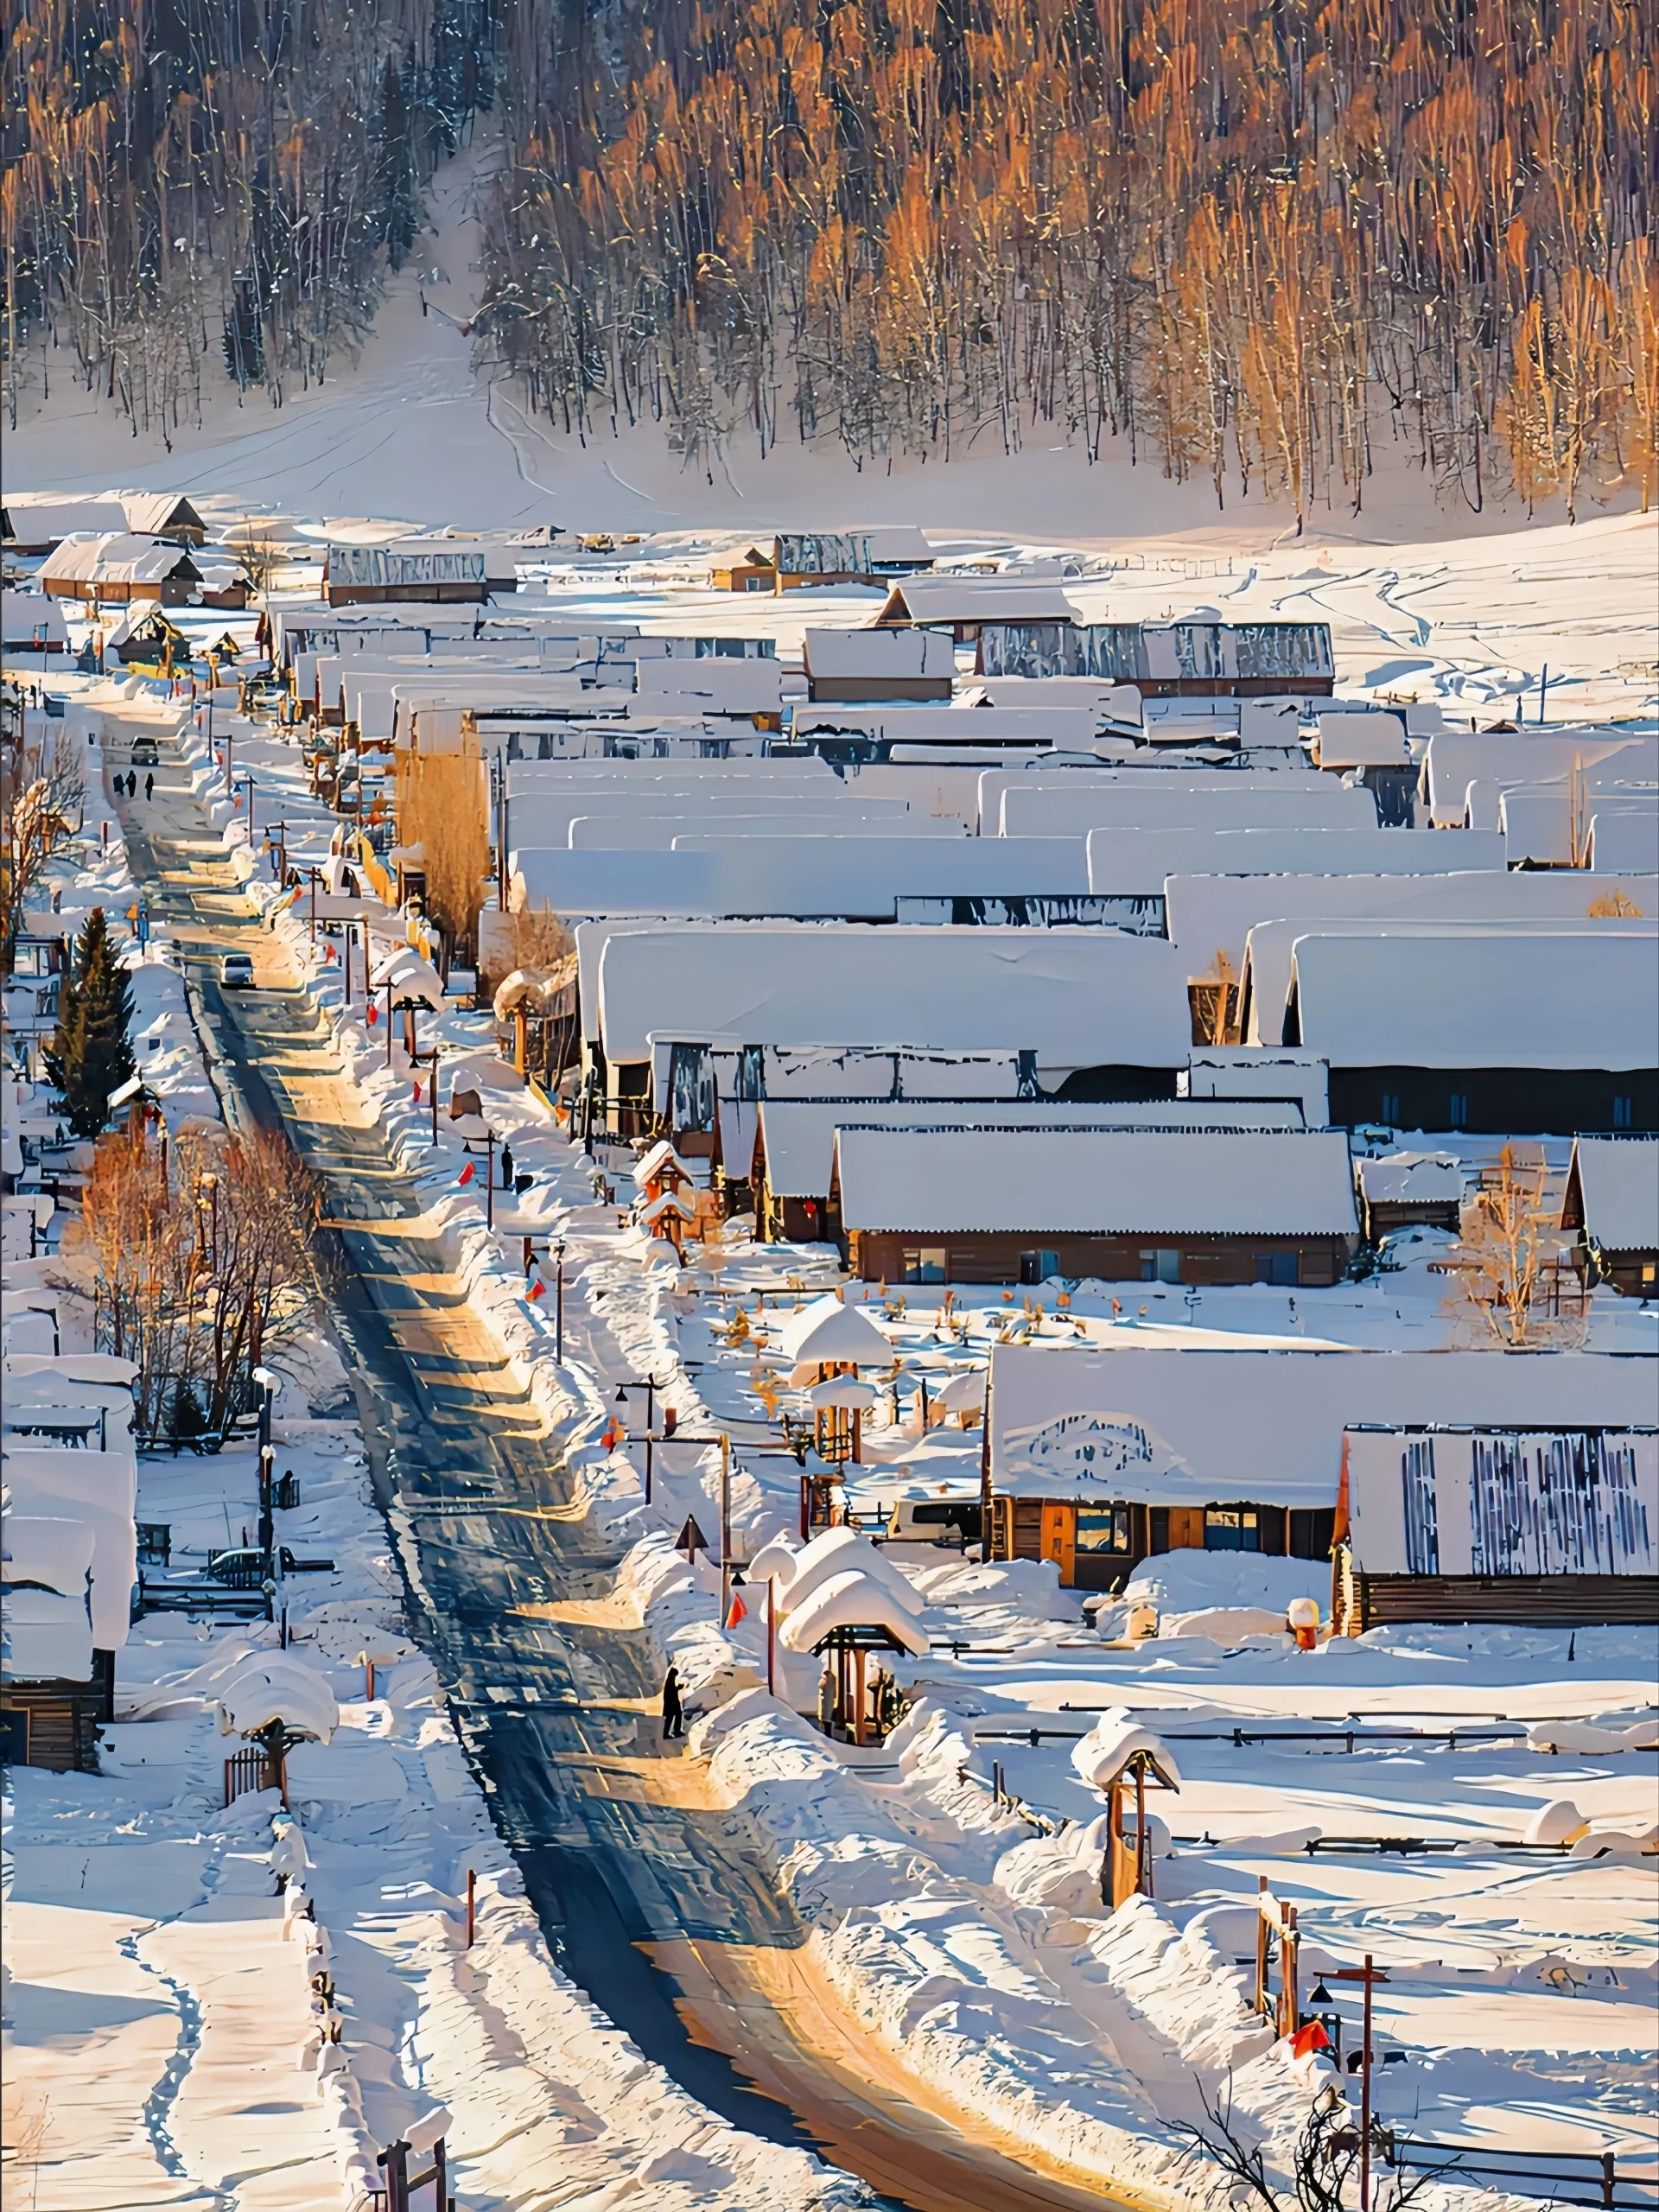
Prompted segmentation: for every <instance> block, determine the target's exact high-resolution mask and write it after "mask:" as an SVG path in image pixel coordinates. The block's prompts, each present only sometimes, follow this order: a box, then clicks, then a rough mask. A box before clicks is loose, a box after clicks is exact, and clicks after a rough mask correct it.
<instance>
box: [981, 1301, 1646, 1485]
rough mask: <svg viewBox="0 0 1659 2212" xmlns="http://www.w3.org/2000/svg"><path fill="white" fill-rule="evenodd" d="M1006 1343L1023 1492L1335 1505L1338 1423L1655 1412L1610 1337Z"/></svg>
mask: <svg viewBox="0 0 1659 2212" xmlns="http://www.w3.org/2000/svg"><path fill="white" fill-rule="evenodd" d="M1135 1333H1136V1332H1135V1329H1134V1328H1133V1327H1122V1328H1118V1329H1116V1330H1114V1331H1112V1332H1110V1337H1109V1344H1108V1346H1107V1347H1106V1348H1103V1349H1102V1350H1100V1351H1084V1350H1082V1349H1081V1348H1074V1347H1071V1346H1070V1345H1067V1346H1058V1345H1053V1346H1050V1345H1038V1344H1033V1345H1020V1344H998V1345H997V1346H996V1347H995V1350H994V1351H992V1354H991V1432H992V1433H991V1451H992V1463H991V1464H992V1471H993V1476H994V1479H995V1487H996V1488H997V1489H998V1490H999V1491H1003V1492H1007V1493H1010V1494H1012V1495H1014V1496H1017V1497H1091V1498H1099V1499H1122V1500H1139V1501H1141V1502H1142V1503H1147V1504H1154V1505H1157V1504H1165V1505H1186V1504H1191V1505H1205V1504H1214V1503H1226V1502H1228V1501H1230V1500H1234V1499H1239V1498H1244V1499H1252V1500H1255V1501H1257V1502H1258V1503H1266V1504H1279V1505H1301V1506H1329V1505H1334V1504H1335V1503H1336V1498H1337V1486H1338V1481H1339V1479H1340V1477H1341V1472H1342V1440H1343V1432H1344V1429H1345V1428H1348V1427H1360V1426H1363V1425H1366V1424H1373V1423H1382V1424H1384V1425H1387V1426H1418V1427H1421V1426H1425V1425H1430V1426H1432V1425H1435V1424H1451V1425H1460V1426H1466V1427H1482V1426H1487V1427H1520V1428H1537V1429H1551V1428H1570V1427H1599V1426H1606V1427H1626V1426H1640V1425H1642V1424H1643V1423H1650V1422H1651V1421H1652V1420H1653V1406H1654V1381H1655V1374H1656V1369H1655V1363H1654V1362H1653V1361H1652V1360H1651V1359H1649V1358H1643V1357H1633V1356H1628V1357H1621V1356H1617V1355H1611V1354H1608V1353H1605V1352H1573V1353H1570V1354H1563V1353H1555V1352H1511V1353H1508V1354H1502V1355H1500V1354H1498V1353H1495V1352H1490V1351H1395V1352H1375V1351H1306V1350H1296V1351H1289V1350H1280V1351H1262V1350H1254V1349H1223V1348H1221V1347H1219V1346H1217V1345H1215V1344H1214V1342H1213V1340H1212V1341H1211V1344H1210V1345H1207V1346H1205V1347H1204V1348H1202V1349H1198V1348H1195V1349H1193V1350H1192V1351H1186V1350H1181V1351H1170V1350H1166V1349H1163V1348H1161V1347H1160V1348H1159V1349H1157V1350H1146V1349H1136V1347H1135Z"/></svg>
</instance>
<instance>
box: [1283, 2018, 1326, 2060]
mask: <svg viewBox="0 0 1659 2212" xmlns="http://www.w3.org/2000/svg"><path fill="white" fill-rule="evenodd" d="M1330 2047H1331V2038H1330V2037H1329V2036H1328V2035H1326V2033H1325V2029H1324V2027H1323V2026H1322V2024H1320V2023H1319V2021H1318V2020H1310V2021H1309V2022H1308V2023H1307V2024H1306V2027H1301V2028H1298V2029H1297V2031H1296V2032H1295V2034H1294V2036H1293V2037H1291V2039H1290V2050H1291V2056H1292V2057H1293V2058H1306V2057H1307V2056H1309V2054H1310V2053H1311V2052H1313V2051H1316V2050H1329V2049H1330Z"/></svg>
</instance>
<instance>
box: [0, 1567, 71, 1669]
mask: <svg viewBox="0 0 1659 2212" xmlns="http://www.w3.org/2000/svg"><path fill="white" fill-rule="evenodd" d="M94 1633H95V1631H94V1630H93V1627H92V1621H91V1619H90V1618H88V1615H87V1611H86V1599H84V1598H77V1597H64V1596H61V1595H60V1594H59V1593H58V1592H56V1591H53V1590H19V1589H15V1588H13V1587H12V1586H11V1585H10V1584H8V1585H6V1586H5V1588H4V1589H3V1591H0V1659H3V1662H4V1666H5V1672H6V1677H7V1679H8V1680H9V1681H35V1682H39V1681H71V1682H88V1681H91V1680H92V1665H93V1660H92V1651H93V1643H92V1637H93V1635H94Z"/></svg>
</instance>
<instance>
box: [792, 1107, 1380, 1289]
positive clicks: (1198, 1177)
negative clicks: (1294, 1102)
mask: <svg viewBox="0 0 1659 2212" xmlns="http://www.w3.org/2000/svg"><path fill="white" fill-rule="evenodd" d="M829 1208H830V1211H831V1213H832V1215H833V1217H834V1218H835V1220H836V1223H837V1224H838V1227H839V1231H840V1241H841V1243H842V1250H843V1252H844V1254H845V1256H846V1261H847V1264H848V1266H849V1268H852V1270H853V1272H854V1273H855V1274H859V1275H861V1276H862V1277H863V1279H864V1280H865V1281H867V1282H875V1281H884V1282H918V1283H928V1282H994V1283H1014V1282H1042V1281H1047V1280H1048V1279H1049V1278H1050V1277H1053V1276H1065V1277H1068V1278H1077V1277H1080V1276H1094V1277H1096V1278H1097V1279H1098V1280H1100V1281H1106V1282H1182V1283H1195V1284H1223V1283H1248V1282H1268V1283H1276V1284H1284V1285H1287V1286H1289V1287H1295V1286H1297V1285H1299V1284H1327V1283H1332V1282H1336V1281H1338V1280H1339V1279H1340V1278H1341V1276H1342V1274H1344V1270H1345V1268H1346V1267H1347V1263H1348V1260H1349V1256H1350V1255H1351V1252H1352V1251H1353V1249H1354V1248H1355V1246H1356V1244H1357V1241H1358V1231H1359V1223H1358V1218H1357V1214H1356V1211H1355V1204H1354V1187H1353V1182H1352V1179H1351V1171H1350V1167H1349V1160H1348V1141H1347V1139H1346V1137H1345V1136H1344V1135H1343V1134H1342V1133H1341V1132H1339V1131H1332V1130H1300V1131H1295V1132H1284V1131H1252V1132H1250V1133H1249V1134H1247V1135H1236V1134H1230V1133H1224V1132H1220V1131H1217V1130H1213V1129H1204V1130H1197V1129H1194V1130H1175V1131H1171V1130H1165V1129H1148V1128H1129V1129H1124V1128H1032V1129H1007V1128H1001V1129H989V1128H977V1129H975V1128H968V1129H964V1128H937V1127H936V1128H907V1129H883V1128H858V1127H856V1126H845V1127H842V1128H839V1129H838V1130H837V1132H836V1156H835V1162H834V1166H833V1170H832V1177H831V1183H830V1190H829Z"/></svg>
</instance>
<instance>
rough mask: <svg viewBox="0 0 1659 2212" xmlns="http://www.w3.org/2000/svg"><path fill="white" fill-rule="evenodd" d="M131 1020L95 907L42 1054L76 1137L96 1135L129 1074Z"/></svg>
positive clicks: (127, 996)
mask: <svg viewBox="0 0 1659 2212" xmlns="http://www.w3.org/2000/svg"><path fill="white" fill-rule="evenodd" d="M131 1024H132V987H131V985H130V983H129V982H128V981H127V973H126V970H125V969H124V968H123V967H122V966H121V965H120V963H119V962H118V960H117V959H116V957H115V949H114V947H113V945H112V944H111V942H110V931H109V925H108V923H107V922H106V921H105V918H104V909H103V908H102V907H101V906H94V907H93V909H92V912H91V913H90V914H88V915H87V917H86V922H85V924H84V925H83V926H82V929H81V932H80V935H79V938H77V940H76V943H75V957H74V965H73V969H72V970H71V972H70V973H69V974H68V975H67V976H65V977H64V980H63V986H62V988H61V990H60V993H59V997H58V1027H57V1033H56V1034H55V1036H54V1038H53V1040H52V1045H51V1047H50V1049H49V1050H48V1052H47V1055H46V1067H47V1073H48V1076H49V1077H51V1079H52V1082H53V1084H54V1085H55V1086H56V1088H57V1089H58V1090H60V1091H61V1092H62V1093H63V1098H64V1103H65V1106H66V1107H67V1110H68V1116H69V1125H70V1127H71V1128H73V1130H74V1132H75V1135H77V1136H79V1137H95V1136H96V1135H98V1133H99V1130H100V1129H101V1128H103V1127H104V1124H105V1122H106V1121H107V1120H108V1119H109V1114H110V1103H109V1102H110V1093H111V1091H112V1090H119V1089H120V1087H121V1085H122V1084H124V1083H125V1082H126V1081H127V1079H128V1077H130V1075H131V1074H132V1072H133V1068H134V1065H135V1064H134V1061H133V1057H132V1046H131V1044H130V1041H129V1039H128V1031H129V1030H130V1027H131Z"/></svg>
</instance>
